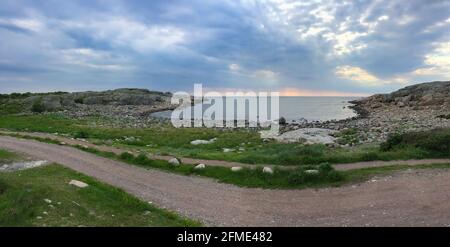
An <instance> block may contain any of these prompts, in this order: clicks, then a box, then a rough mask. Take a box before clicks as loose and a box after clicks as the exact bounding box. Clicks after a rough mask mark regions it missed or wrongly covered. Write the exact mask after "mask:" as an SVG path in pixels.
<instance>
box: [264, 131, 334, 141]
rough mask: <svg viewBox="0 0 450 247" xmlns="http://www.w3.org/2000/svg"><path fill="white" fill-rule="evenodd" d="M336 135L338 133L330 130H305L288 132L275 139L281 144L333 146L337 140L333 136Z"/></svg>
mask: <svg viewBox="0 0 450 247" xmlns="http://www.w3.org/2000/svg"><path fill="white" fill-rule="evenodd" d="M334 133H336V131H335V130H330V129H321V128H303V129H297V130H293V131H288V132H285V133H283V134H281V135H279V136H275V137H273V138H274V139H275V140H277V141H280V142H299V141H304V142H305V144H331V143H334V142H335V140H336V138H334V137H333V136H331V135H332V134H334Z"/></svg>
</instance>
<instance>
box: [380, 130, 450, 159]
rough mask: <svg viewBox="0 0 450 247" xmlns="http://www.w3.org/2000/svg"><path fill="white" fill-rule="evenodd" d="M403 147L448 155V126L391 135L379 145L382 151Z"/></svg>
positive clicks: (449, 143) (449, 147)
mask: <svg viewBox="0 0 450 247" xmlns="http://www.w3.org/2000/svg"><path fill="white" fill-rule="evenodd" d="M404 147H414V148H419V149H422V150H424V151H428V152H431V153H433V154H435V155H438V156H449V155H450V128H444V129H435V130H430V131H423V132H411V133H405V134H400V135H393V136H390V137H389V138H388V140H387V141H386V142H384V143H382V145H381V146H380V148H381V150H382V151H389V150H393V149H398V148H404Z"/></svg>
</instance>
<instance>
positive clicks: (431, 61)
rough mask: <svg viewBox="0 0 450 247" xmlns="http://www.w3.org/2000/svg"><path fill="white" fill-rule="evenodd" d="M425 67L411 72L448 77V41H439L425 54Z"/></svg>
mask: <svg viewBox="0 0 450 247" xmlns="http://www.w3.org/2000/svg"><path fill="white" fill-rule="evenodd" d="M425 65H426V66H425V67H423V68H419V69H417V70H415V71H414V72H413V73H414V74H416V75H419V76H430V75H439V76H441V77H442V78H444V79H448V78H450V42H445V43H439V44H438V45H437V46H436V48H435V49H434V50H433V51H432V52H431V53H429V54H427V55H426V56H425Z"/></svg>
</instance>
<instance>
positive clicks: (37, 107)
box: [31, 100, 45, 113]
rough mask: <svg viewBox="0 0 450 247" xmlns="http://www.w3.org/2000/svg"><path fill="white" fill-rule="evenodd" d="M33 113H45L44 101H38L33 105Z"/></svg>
mask: <svg viewBox="0 0 450 247" xmlns="http://www.w3.org/2000/svg"><path fill="white" fill-rule="evenodd" d="M31 111H32V112H34V113H42V112H44V111H45V108H44V104H42V101H40V100H37V101H35V102H34V103H33V105H32V106H31Z"/></svg>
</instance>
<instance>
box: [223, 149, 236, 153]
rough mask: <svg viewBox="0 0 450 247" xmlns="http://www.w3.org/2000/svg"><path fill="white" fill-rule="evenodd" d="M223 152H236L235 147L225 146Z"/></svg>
mask: <svg viewBox="0 0 450 247" xmlns="http://www.w3.org/2000/svg"><path fill="white" fill-rule="evenodd" d="M223 152H224V153H230V152H234V149H231V148H224V149H223Z"/></svg>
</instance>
